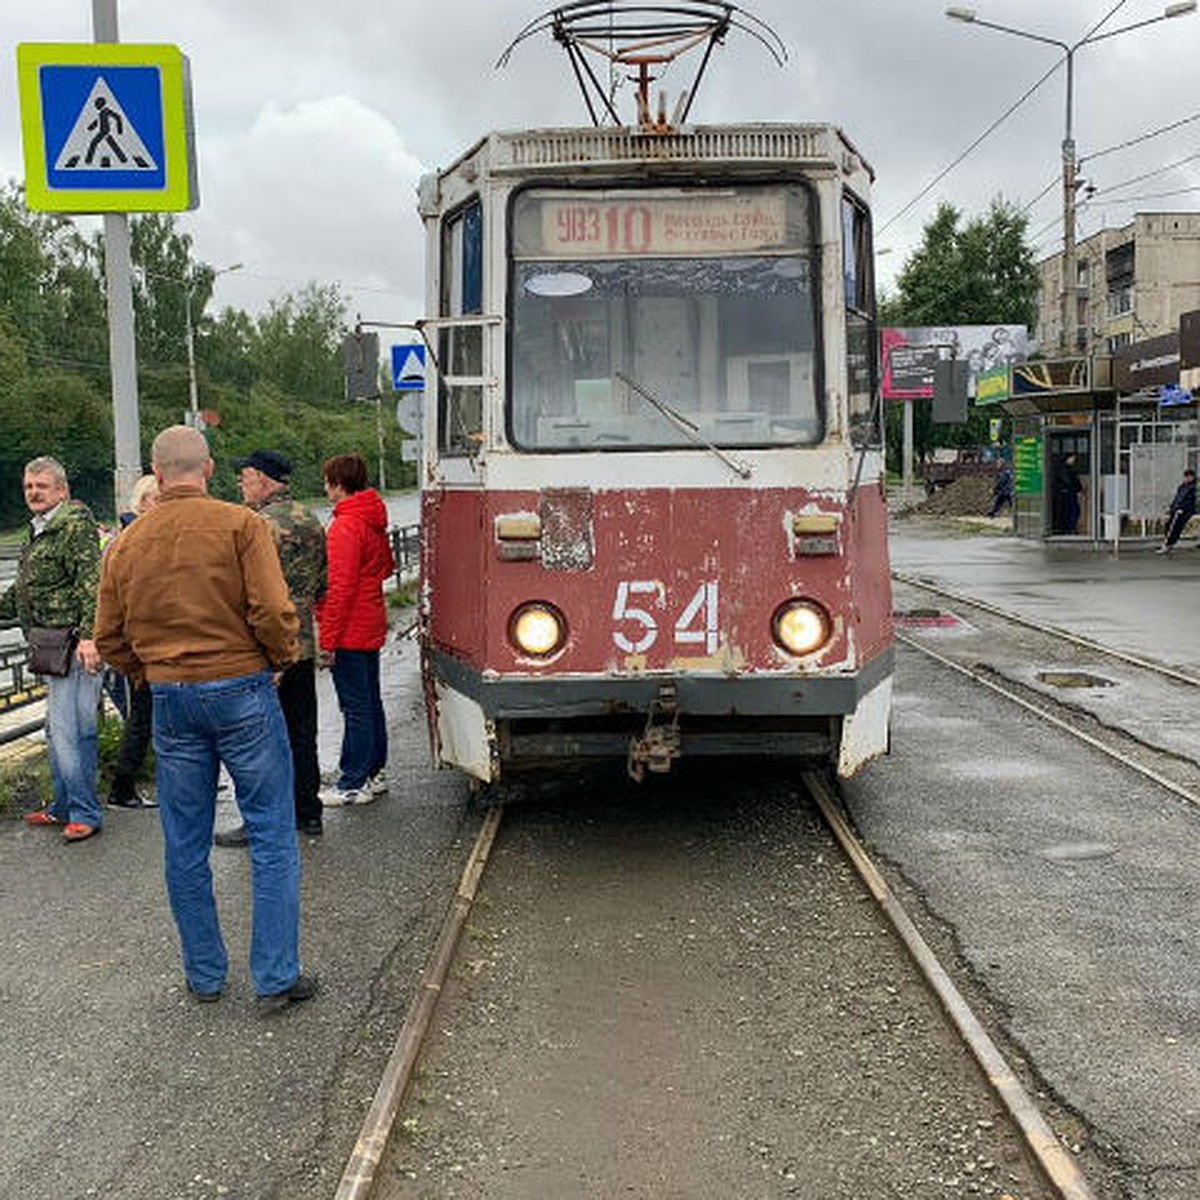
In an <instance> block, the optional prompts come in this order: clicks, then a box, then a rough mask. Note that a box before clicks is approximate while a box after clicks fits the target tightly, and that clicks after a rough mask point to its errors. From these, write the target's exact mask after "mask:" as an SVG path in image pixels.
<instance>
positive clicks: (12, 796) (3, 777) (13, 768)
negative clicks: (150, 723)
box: [0, 713, 154, 820]
mask: <svg viewBox="0 0 1200 1200" xmlns="http://www.w3.org/2000/svg"><path fill="white" fill-rule="evenodd" d="M123 728H124V722H122V720H121V718H120V717H117V716H113V715H112V714H110V713H105V714H103V715H102V716H101V717H100V721H99V724H98V726H97V730H96V732H97V735H98V737H99V740H100V769H99V772H98V778H97V781H96V791H97V794H98V795H99V796H101V797H104V796H107V795H108V789H109V787H110V786H111V784H112V776H113V769H114V768H115V767H116V765H117V750H118V749H119V747H120V745H121V730H122V729H123ZM153 778H154V751H153V750H150V751H148V752H147V754H146V761H145V762H144V763H143V764H142V769H141V771H140V772H139V774H138V779H139V781H146V780H151V779H153ZM53 799H54V787H53V785H52V784H51V782H50V764H49V762H48V761H47V757H46V748H45V746H44V745H38V746H33V747H31V748H30V749H28V750H27V751H25V752H23V753H14V754H11V755H9V756H7V757H5V758H4V759H0V818H9V819H13V820H15V819H16V818H18V817H19V816H20V815H21V814H22V813H23V812H31V811H32V810H33V809H35V808H44V807H45V806H46V805H47V804H49V803H50V802H51V801H52V800H53Z"/></svg>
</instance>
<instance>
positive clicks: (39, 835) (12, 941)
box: [0, 530, 1200, 1200]
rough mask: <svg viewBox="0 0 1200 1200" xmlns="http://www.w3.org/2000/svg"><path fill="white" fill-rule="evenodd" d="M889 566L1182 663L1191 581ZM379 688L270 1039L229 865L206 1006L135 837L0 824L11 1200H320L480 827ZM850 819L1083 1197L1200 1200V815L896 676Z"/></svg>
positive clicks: (145, 835)
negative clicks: (1072, 1147) (388, 773)
mask: <svg viewBox="0 0 1200 1200" xmlns="http://www.w3.org/2000/svg"><path fill="white" fill-rule="evenodd" d="M894 551H895V559H896V561H897V562H898V563H899V564H900V565H902V566H904V565H906V564H907V565H909V566H911V565H913V564H914V563H920V564H921V565H922V571H923V573H927V574H931V575H940V576H941V577H943V578H944V579H945V581H946V582H949V583H957V584H958V585H960V586H964V587H969V586H971V585H972V581H974V583H975V584H976V585H978V586H980V587H983V588H985V589H990V590H991V591H992V592H993V594H992V595H990V596H988V597H987V598H989V599H996V600H998V601H999V602H1003V600H1004V598H1005V597H1009V598H1013V597H1015V599H1016V601H1017V602H1018V604H1025V605H1028V606H1030V607H1032V608H1035V609H1039V610H1040V611H1042V612H1043V613H1047V614H1050V615H1051V617H1052V619H1053V620H1054V621H1055V623H1057V624H1072V623H1073V624H1075V625H1077V626H1079V627H1081V628H1083V629H1084V631H1085V632H1088V633H1089V634H1090V635H1092V636H1100V637H1104V636H1105V635H1106V634H1107V635H1108V636H1109V637H1110V638H1111V639H1117V640H1120V641H1122V643H1124V641H1125V639H1129V640H1130V641H1133V642H1137V643H1140V644H1136V645H1130V646H1129V648H1131V649H1138V650H1146V649H1148V648H1156V649H1157V650H1158V654H1157V656H1158V657H1162V658H1165V659H1167V660H1168V661H1170V660H1171V659H1172V658H1177V659H1178V660H1180V661H1183V662H1185V663H1186V662H1188V661H1189V660H1190V659H1192V658H1194V657H1195V653H1196V652H1195V647H1196V645H1197V644H1200V639H1197V638H1196V637H1195V632H1196V631H1195V622H1196V617H1195V613H1196V606H1195V596H1196V586H1197V584H1200V579H1197V576H1200V554H1196V553H1195V551H1190V552H1186V553H1181V554H1180V555H1179V556H1177V557H1176V558H1174V559H1171V560H1166V561H1163V560H1162V559H1155V558H1154V557H1152V556H1149V555H1145V554H1143V555H1142V556H1141V559H1140V561H1139V560H1138V559H1136V558H1134V557H1133V556H1132V555H1131V556H1129V557H1125V556H1122V558H1121V559H1120V560H1119V561H1118V562H1113V561H1109V560H1106V559H1105V558H1104V556H1103V555H1095V553H1094V552H1092V553H1091V554H1090V555H1089V553H1088V552H1083V553H1080V552H1075V553H1074V554H1073V555H1072V556H1067V557H1064V555H1063V554H1062V553H1060V552H1055V551H1050V550H1046V549H1045V548H1041V547H1033V546H1025V545H1017V544H1013V543H1012V540H1011V539H986V538H966V539H961V538H960V539H954V540H950V541H948V540H946V539H944V538H940V537H937V536H930V537H926V536H923V535H922V536H921V537H915V536H910V535H908V534H906V533H905V532H904V531H903V530H901V531H900V533H899V534H898V536H897V540H896V543H895V546H894ZM1189 555H1190V556H1189ZM1175 646H1178V654H1175V653H1173V649H1172V648H1173V647H1175ZM385 681H386V682H385V687H386V691H387V696H388V704H389V711H390V713H391V728H392V736H393V763H394V764H395V766H396V774H398V776H399V780H398V786H397V787H396V788H395V789H394V790H393V793H392V795H391V796H389V797H388V798H387V799H386V800H383V801H381V802H380V803H378V804H376V805H373V806H370V807H368V808H364V809H361V810H353V809H351V810H343V811H339V812H335V813H331V814H330V815H329V821H328V832H327V834H326V836H325V838H324V839H323V840H322V841H321V842H319V843H313V844H306V845H305V846H304V864H305V877H304V900H305V910H304V911H305V922H304V937H303V951H304V957H305V963H306V966H307V967H309V968H312V969H316V970H318V971H320V973H321V975H322V978H323V980H324V983H325V991H324V993H323V994H322V995H321V996H320V997H319V998H318V999H317V1000H315V1001H314V1002H313V1003H312V1004H311V1005H307V1006H304V1007H303V1008H301V1009H299V1010H297V1011H295V1012H293V1013H290V1014H288V1015H287V1016H286V1017H285V1018H284V1019H283V1020H281V1021H277V1022H266V1021H264V1020H263V1019H262V1018H260V1017H259V1016H258V1014H257V1013H256V1012H255V1010H254V1004H253V998H252V994H251V989H250V985H249V981H248V979H247V977H246V973H245V957H246V939H247V928H246V921H247V917H248V904H247V891H248V881H247V867H246V862H245V858H244V856H243V855H242V854H241V853H240V852H237V851H222V852H220V853H219V854H216V853H215V856H214V863H215V866H216V870H217V876H218V878H217V886H218V893H219V897H220V901H221V905H222V916H223V920H224V922H225V926H226V932H227V936H228V938H229V942H230V949H231V958H232V961H233V964H234V968H233V975H232V978H231V987H230V991H229V994H228V995H227V996H226V998H225V999H224V1000H222V1002H221V1003H220V1004H217V1005H213V1006H205V1007H199V1006H196V1005H193V1004H191V1003H190V1002H189V1000H188V998H187V997H186V995H185V994H184V992H183V989H182V978H181V974H180V970H179V964H178V954H177V949H176V946H175V940H174V931H173V928H172V925H171V921H170V917H169V914H168V911H167V907H166V902H165V898H164V895H163V886H162V877H161V865H160V861H159V860H160V856H161V843H160V837H159V833H158V827H157V819H156V817H155V815H154V814H153V812H133V813H126V812H116V813H112V814H110V815H109V820H108V825H107V828H106V831H105V834H104V836H103V837H102V838H100V839H98V840H96V841H95V842H89V843H84V844H82V845H80V846H75V847H66V846H64V845H62V844H61V842H60V841H59V840H58V839H57V838H56V837H55V836H54V835H53V834H52V833H47V832H44V831H38V830H31V829H27V828H25V827H24V826H23V825H20V824H18V823H15V822H11V823H10V822H6V823H3V825H0V905H2V906H3V907H2V911H3V912H4V921H3V923H2V924H0V964H2V965H0V1001H2V1002H3V1022H4V1030H5V1033H4V1037H3V1038H2V1039H0V1112H3V1115H4V1127H5V1130H6V1135H7V1136H6V1137H5V1138H4V1139H3V1141H2V1142H0V1195H2V1196H5V1197H7V1196H13V1197H18V1196H19V1197H21V1198H22V1200H70V1198H74V1197H85V1196H98V1197H113V1198H118V1197H119V1198H121V1200H151V1198H153V1200H161V1198H162V1197H170V1198H174V1197H209V1196H233V1197H242V1198H250V1197H253V1198H255V1200H258V1198H267V1200H276V1198H278V1200H285V1198H286V1200H292V1198H293V1197H295V1198H299V1200H308V1198H309V1197H312V1198H314V1200H315V1198H316V1197H319V1196H320V1197H327V1196H328V1195H330V1194H331V1193H332V1190H333V1187H334V1185H335V1183H336V1178H337V1174H338V1173H339V1172H340V1168H341V1164H342V1163H343V1162H344V1159H345V1156H346V1155H347V1154H348V1152H349V1150H350V1148H351V1146H352V1144H353V1140H354V1136H355V1133H356V1131H357V1128H358V1123H359V1121H360V1119H361V1116H362V1113H363V1112H364V1110H365V1108H366V1106H367V1104H368V1103H369V1101H370V1098H371V1096H372V1094H373V1092H374V1088H375V1086H376V1083H377V1080H378V1075H379V1072H380V1070H381V1069H382V1066H383V1063H384V1062H385V1060H386V1058H387V1055H388V1053H389V1051H390V1048H391V1043H392V1040H393V1038H394V1035H395V1032H396V1030H397V1029H398V1027H399V1024H400V1022H401V1021H402V1019H403V1014H404V1010H405V1007H406V1005H407V1003H408V1001H409V999H410V998H411V996H412V994H413V989H414V987H415V983H416V979H417V975H418V973H419V971H420V968H421V967H422V965H423V963H424V960H425V956H426V953H427V951H428V947H429V944H430V938H431V936H432V932H433V930H434V928H435V926H436V923H437V921H438V920H439V919H440V917H441V915H442V913H443V912H444V910H445V907H446V904H447V902H448V900H449V898H450V896H451V895H452V893H453V890H454V886H455V884H456V881H457V878H458V874H459V871H460V868H461V863H462V860H463V858H464V857H465V855H466V853H467V850H468V849H469V842H470V838H471V837H472V836H473V833H474V830H475V828H476V825H477V818H476V814H474V812H473V811H472V810H471V809H470V807H469V806H468V804H467V800H466V788H465V786H464V785H463V783H462V782H461V781H460V780H458V779H457V778H456V777H454V776H452V775H449V774H439V773H436V772H433V771H432V770H431V769H430V768H429V767H428V766H427V750H426V742H425V731H424V724H423V717H422V715H421V710H420V700H419V689H418V686H417V679H416V653H415V648H414V647H413V646H411V645H409V644H407V643H406V644H404V645H403V646H402V647H401V648H400V650H399V652H398V653H397V654H395V655H391V656H389V657H388V659H387V660H386V669H385ZM324 688H325V690H323V693H322V705H323V707H322V715H323V732H322V737H323V746H322V756H323V759H324V761H325V762H326V763H331V762H332V758H333V749H334V747H335V746H336V741H337V736H338V720H337V715H336V708H335V707H334V705H333V704H332V700H331V697H330V695H329V693H328V688H327V681H325V683H324ZM845 796H846V800H847V803H848V804H849V806H850V808H851V811H852V812H853V815H854V818H855V820H856V822H857V824H858V826H859V828H860V830H861V831H862V832H863V833H864V834H865V835H866V837H867V838H868V839H869V840H870V842H871V843H872V844H873V846H874V849H875V850H876V852H877V853H879V854H880V855H882V856H883V857H884V858H885V859H886V860H887V861H888V863H889V870H890V873H891V876H892V878H893V881H894V883H895V885H896V886H897V887H898V888H900V889H901V890H902V891H903V893H904V894H905V895H906V899H908V900H910V901H911V902H912V903H913V904H914V905H915V906H916V907H917V908H918V909H922V910H924V912H925V914H926V918H927V919H928V921H929V922H930V923H931V924H932V926H933V930H934V932H935V933H936V941H937V943H938V948H939V949H941V950H943V951H944V952H945V951H949V952H956V951H957V952H960V953H961V954H962V956H963V959H964V961H965V962H966V963H967V964H968V966H969V970H970V974H971V976H972V978H973V980H974V982H975V988H974V994H973V995H972V999H975V1000H978V1001H980V1002H982V1004H983V1005H984V1006H985V1009H986V1013H987V1015H990V1017H991V1018H992V1019H994V1020H995V1021H996V1022H997V1025H998V1027H999V1028H1000V1030H1001V1032H1002V1033H1003V1034H1004V1036H1005V1038H1006V1039H1007V1040H1008V1043H1009V1045H1010V1047H1011V1048H1013V1049H1015V1050H1016V1052H1017V1054H1018V1056H1019V1057H1020V1058H1021V1059H1022V1060H1023V1062H1024V1063H1025V1064H1027V1065H1026V1066H1023V1067H1022V1068H1021V1069H1022V1070H1023V1071H1024V1070H1027V1071H1028V1073H1029V1075H1030V1077H1031V1078H1032V1079H1033V1080H1034V1082H1035V1085H1040V1087H1041V1088H1042V1090H1043V1091H1044V1092H1045V1093H1046V1096H1047V1102H1048V1104H1050V1105H1051V1106H1052V1107H1053V1106H1061V1109H1062V1111H1063V1112H1065V1113H1067V1114H1068V1115H1069V1114H1070V1113H1072V1112H1074V1113H1076V1114H1078V1117H1079V1118H1080V1120H1079V1121H1078V1122H1075V1121H1069V1122H1068V1123H1067V1126H1066V1127H1067V1128H1068V1129H1074V1128H1075V1127H1076V1126H1078V1128H1079V1129H1081V1130H1082V1129H1084V1128H1085V1127H1086V1128H1087V1129H1088V1130H1090V1132H1086V1133H1082V1132H1081V1133H1080V1134H1079V1135H1078V1136H1079V1139H1080V1144H1081V1147H1082V1153H1083V1154H1084V1157H1085V1162H1086V1163H1088V1165H1089V1166H1093V1165H1094V1166H1095V1168H1096V1170H1097V1171H1098V1180H1099V1182H1100V1184H1101V1185H1102V1186H1101V1188H1100V1189H1099V1194H1100V1195H1102V1196H1103V1197H1104V1198H1105V1200H1118V1198H1119V1200H1185V1198H1187V1200H1193V1198H1194V1197H1195V1196H1197V1195H1200V1134H1198V1130H1200V983H1198V979H1200V976H1198V975H1197V966H1196V962H1197V956H1196V936H1197V935H1196V914H1197V912H1200V855H1197V854H1196V846H1197V841H1198V835H1200V814H1198V813H1197V812H1196V810H1194V809H1190V808H1188V807H1186V806H1185V805H1183V804H1182V803H1181V802H1179V801H1176V800H1174V799H1171V798H1170V797H1168V796H1166V795H1165V794H1163V793H1162V792H1160V791H1159V790H1158V789H1156V788H1155V787H1154V786H1153V785H1151V784H1148V783H1141V782H1137V781H1135V780H1133V779H1132V778H1131V777H1129V776H1128V775H1126V774H1125V773H1124V771H1122V769H1121V768H1119V767H1117V766H1115V765H1113V764H1110V763H1108V762H1107V761H1103V760H1100V759H1099V758H1098V757H1097V756H1096V755H1095V754H1094V752H1092V751H1090V750H1088V749H1087V748H1085V747H1082V746H1077V745H1073V744H1071V743H1067V742H1065V741H1064V740H1063V738H1062V736H1061V735H1059V734H1056V733H1053V732H1051V731H1048V730H1046V729H1044V728H1042V727H1040V726H1037V725H1036V724H1034V723H1033V720H1032V718H1030V717H1029V716H1027V715H1025V714H1023V713H1021V712H1020V711H1019V710H1016V709H1015V708H1010V707H1008V706H1007V705H1005V703H1004V702H1003V701H1000V700H999V699H994V698H991V697H990V696H989V695H987V694H984V693H983V692H981V691H979V690H977V689H975V688H974V686H973V685H970V684H968V683H967V682H965V681H959V679H958V678H957V677H956V676H952V675H950V674H948V673H947V672H946V670H945V669H944V668H940V667H938V666H937V665H936V664H932V663H929V662H928V661H926V660H924V659H920V658H918V657H916V656H915V654H914V653H913V652H911V651H907V650H905V649H901V650H900V651H899V653H898V667H897V703H896V711H895V735H894V743H893V754H892V757H891V758H890V759H888V760H886V761H883V762H880V763H877V764H874V765H873V766H871V767H870V768H869V769H868V770H867V771H866V772H864V773H863V775H862V776H861V777H860V778H859V779H857V780H855V781H854V782H853V783H851V784H849V785H847V787H846V789H845ZM927 936H928V930H927ZM797 1019H798V1020H800V1019H802V1014H799V1015H798V1016H797Z"/></svg>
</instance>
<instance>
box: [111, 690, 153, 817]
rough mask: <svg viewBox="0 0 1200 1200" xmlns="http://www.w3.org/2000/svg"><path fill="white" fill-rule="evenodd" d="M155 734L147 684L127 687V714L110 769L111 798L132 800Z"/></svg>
mask: <svg viewBox="0 0 1200 1200" xmlns="http://www.w3.org/2000/svg"><path fill="white" fill-rule="evenodd" d="M153 733H154V697H153V696H152V695H151V694H150V687H149V685H148V684H143V685H142V686H141V687H134V686H133V685H132V684H131V685H130V687H129V715H128V716H127V717H126V718H125V727H124V728H123V729H122V730H121V744H120V746H118V747H117V765H116V766H115V767H114V768H113V781H112V795H113V796H114V797H115V798H116V799H118V800H132V799H133V797H134V783H135V781H136V780H137V777H138V772H139V771H141V769H142V763H144V762H145V761H146V751H147V749H148V748H149V746H150V738H151V737H152V735H153Z"/></svg>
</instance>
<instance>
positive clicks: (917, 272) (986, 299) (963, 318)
mask: <svg viewBox="0 0 1200 1200" xmlns="http://www.w3.org/2000/svg"><path fill="white" fill-rule="evenodd" d="M961 222H962V217H961V214H960V213H959V211H958V210H957V209H956V208H954V207H953V206H952V205H950V204H946V203H942V204H940V205H939V206H938V209H937V212H936V213H935V214H934V216H933V219H932V220H931V221H930V222H929V224H927V225H926V226H925V229H924V231H923V237H922V242H921V245H920V246H919V247H918V248H917V249H916V250H915V251H914V252H913V253H912V255H910V256H909V258H908V260H907V261H906V262H905V264H904V269H903V270H902V271H901V272H900V276H899V278H898V279H897V281H896V282H897V288H898V292H897V294H896V295H895V296H886V297H884V298H883V300H882V301H881V303H880V323H881V324H882V325H888V326H926V325H947V326H953V325H1026V326H1028V327H1030V328H1032V327H1033V325H1034V322H1035V321H1036V318H1037V293H1038V273H1037V265H1036V263H1035V262H1034V257H1033V250H1032V248H1031V247H1030V245H1029V243H1028V240H1027V237H1026V234H1027V231H1028V221H1027V219H1026V217H1025V214H1024V213H1023V212H1021V211H1020V210H1019V209H1018V208H1016V207H1015V206H1014V205H1012V204H1009V203H1008V202H1006V201H1004V200H1001V199H999V198H997V199H995V200H993V201H992V203H991V205H990V207H989V208H988V211H987V213H986V214H985V215H984V216H983V217H978V218H976V219H975V220H973V221H968V222H967V223H966V224H962V223H961ZM931 408H932V405H931V403H930V402H929V401H917V402H916V403H915V405H914V412H913V441H914V450H915V452H916V454H917V456H918V457H924V456H925V455H926V454H928V452H929V451H930V450H932V449H933V447H935V446H939V445H946V446H974V445H979V444H981V443H982V442H985V441H986V440H987V436H988V435H987V425H988V420H989V418H990V416H993V415H994V414H993V413H984V412H982V411H975V410H972V411H971V412H970V413H969V414H968V419H967V421H966V422H965V423H964V424H962V425H935V424H934V423H933V421H932V419H931ZM901 421H902V411H901V406H900V405H896V404H892V405H889V406H888V410H887V423H888V445H889V446H890V447H891V448H892V451H893V453H898V451H899V447H900V444H901V430H900V425H901Z"/></svg>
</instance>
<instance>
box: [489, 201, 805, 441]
mask: <svg viewBox="0 0 1200 1200" xmlns="http://www.w3.org/2000/svg"><path fill="white" fill-rule="evenodd" d="M813 226H814V218H813V201H812V198H811V196H810V194H809V192H808V190H807V189H806V188H804V187H803V186H801V185H787V186H781V185H778V184H776V185H763V186H752V185H743V186H738V187H733V188H728V187H726V188H719V189H717V188H703V189H701V188H689V189H653V190H620V191H579V190H574V191H566V190H557V189H554V190H551V189H532V190H528V191H524V192H521V193H519V194H518V195H517V197H516V198H515V200H514V203H513V212H512V270H511V276H510V305H511V307H510V313H511V317H512V319H511V322H510V326H509V329H510V334H509V338H510V340H509V363H510V389H509V396H510V402H509V403H510V408H509V414H508V417H509V434H510V437H511V439H512V441H513V442H514V443H515V444H516V445H517V446H519V447H521V448H523V449H527V450H561V449H575V448H583V449H621V450H628V449H658V448H674V447H679V446H689V445H694V444H695V435H699V436H700V437H701V438H703V439H704V440H705V441H708V442H711V443H712V444H714V445H717V446H772V445H795V444H811V443H814V442H817V441H820V439H821V437H822V435H823V427H824V413H823V411H822V406H821V405H820V403H819V402H818V397H819V396H820V395H821V387H820V370H821V367H820V355H819V354H818V353H817V350H818V345H819V342H818V323H817V322H818V308H817V302H816V297H815V287H814V280H815V279H817V278H819V273H818V271H817V269H816V265H815V264H816V245H815V237H814V233H813ZM647 394H648V395H649V397H651V398H652V399H648V398H647ZM664 409H666V410H667V411H664ZM674 417H678V418H682V422H683V424H682V425H681V423H680V422H679V421H677V420H675V419H673V418H674ZM687 426H690V427H691V430H689V429H688V428H687Z"/></svg>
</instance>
